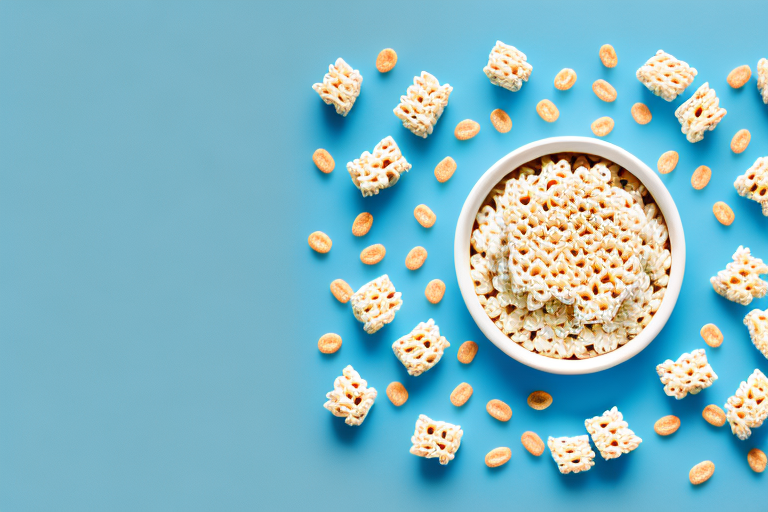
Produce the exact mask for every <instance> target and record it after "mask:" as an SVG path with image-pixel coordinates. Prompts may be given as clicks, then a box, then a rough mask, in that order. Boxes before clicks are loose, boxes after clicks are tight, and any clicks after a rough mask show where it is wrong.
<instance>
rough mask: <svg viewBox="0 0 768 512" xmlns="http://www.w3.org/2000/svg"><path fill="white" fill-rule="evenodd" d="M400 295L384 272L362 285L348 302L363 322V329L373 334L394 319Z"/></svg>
mask: <svg viewBox="0 0 768 512" xmlns="http://www.w3.org/2000/svg"><path fill="white" fill-rule="evenodd" d="M401 295H402V294H401V293H400V292H398V291H397V290H395V285H393V284H392V281H390V280H389V276H388V275H386V274H384V275H383V276H381V277H377V278H376V279H374V280H373V281H371V282H370V283H367V284H365V285H363V286H362V287H361V288H360V289H359V290H357V292H355V293H354V294H353V295H352V297H351V298H350V299H349V302H350V304H352V313H353V314H354V315H355V318H357V319H358V320H359V321H361V322H363V324H364V325H363V330H364V331H365V332H367V333H368V334H373V333H375V332H376V331H378V330H379V329H381V328H382V327H384V326H385V325H386V324H388V323H389V322H391V321H392V320H394V319H395V313H396V312H397V310H398V309H400V306H402V305H403V301H402V300H401V299H400V296H401Z"/></svg>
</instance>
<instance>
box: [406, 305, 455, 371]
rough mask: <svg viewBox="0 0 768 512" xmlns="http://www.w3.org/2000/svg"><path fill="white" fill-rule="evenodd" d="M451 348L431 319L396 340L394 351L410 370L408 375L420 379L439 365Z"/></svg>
mask: <svg viewBox="0 0 768 512" xmlns="http://www.w3.org/2000/svg"><path fill="white" fill-rule="evenodd" d="M450 346H451V344H450V343H448V340H447V339H445V337H444V336H440V327H438V326H437V325H435V321H434V320H432V319H431V318H430V319H429V320H428V321H426V322H421V323H419V325H417V326H416V327H414V328H413V330H412V331H411V332H409V333H408V334H406V335H405V336H403V337H402V338H400V339H398V340H396V341H395V342H394V343H393V344H392V351H393V352H394V353H395V356H396V357H397V358H398V359H399V360H400V362H401V363H403V366H405V369H406V370H408V375H411V376H413V377H418V376H419V375H421V374H422V373H424V372H426V371H428V370H430V369H431V368H432V367H434V366H435V365H436V364H437V363H439V362H440V358H442V357H443V352H444V351H445V349H446V348H448V347H450Z"/></svg>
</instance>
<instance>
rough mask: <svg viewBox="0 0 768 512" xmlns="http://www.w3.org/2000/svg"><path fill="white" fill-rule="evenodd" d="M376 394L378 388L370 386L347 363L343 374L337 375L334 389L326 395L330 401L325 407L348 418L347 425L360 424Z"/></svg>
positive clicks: (334, 413) (335, 414)
mask: <svg viewBox="0 0 768 512" xmlns="http://www.w3.org/2000/svg"><path fill="white" fill-rule="evenodd" d="M376 394H377V393H376V389H374V388H369V387H368V383H367V382H366V381H365V380H363V379H362V378H360V374H359V373H357V372H356V371H355V369H354V368H352V366H350V365H347V367H346V368H344V370H343V371H342V375H341V376H340V377H336V380H335V381H334V383H333V391H330V392H328V394H327V395H325V397H326V398H327V399H328V401H327V402H325V404H324V405H323V407H325V408H326V409H328V410H329V411H331V412H332V413H333V415H334V416H338V417H340V418H346V419H345V420H344V423H346V424H347V425H350V426H359V425H361V424H362V423H363V421H365V417H366V416H367V415H368V411H370V410H371V407H372V406H373V402H374V400H376Z"/></svg>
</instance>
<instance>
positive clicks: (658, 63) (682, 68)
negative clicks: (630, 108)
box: [637, 50, 697, 101]
mask: <svg viewBox="0 0 768 512" xmlns="http://www.w3.org/2000/svg"><path fill="white" fill-rule="evenodd" d="M696 75H697V72H696V69H694V68H692V67H690V66H689V65H688V64H687V63H686V62H683V61H681V60H677V59H676V58H674V57H673V56H672V55H670V54H668V53H665V52H664V50H659V51H658V52H656V55H654V56H653V57H651V58H650V59H648V61H647V62H646V63H645V64H643V66H641V67H640V69H638V70H637V79H638V80H640V81H641V82H642V83H643V85H645V86H646V87H647V88H648V90H649V91H651V92H652V93H653V94H655V95H656V96H661V97H662V98H663V99H665V100H667V101H672V100H674V99H675V98H677V97H678V95H680V94H681V93H682V92H683V91H684V90H685V88H686V87H688V86H689V85H691V82H693V78H694V77H695V76H696Z"/></svg>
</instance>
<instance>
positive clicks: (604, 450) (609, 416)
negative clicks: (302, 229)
mask: <svg viewBox="0 0 768 512" xmlns="http://www.w3.org/2000/svg"><path fill="white" fill-rule="evenodd" d="M584 426H585V427H587V432H589V434H590V435H591V436H592V442H593V443H595V446H596V447H597V449H598V451H599V452H600V455H602V456H603V459H605V460H608V459H615V458H617V457H620V456H621V454H623V453H629V452H631V451H632V450H634V449H635V448H637V447H638V446H639V445H640V443H642V442H643V440H642V439H640V438H639V437H637V436H636V435H635V433H634V432H633V431H632V430H631V429H630V428H629V427H628V425H627V422H626V421H624V417H623V416H622V414H621V413H620V412H619V410H618V409H617V408H616V407H614V408H612V409H611V410H610V411H605V412H604V413H603V415H602V416H595V417H594V418H592V419H588V420H586V421H585V422H584Z"/></svg>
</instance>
